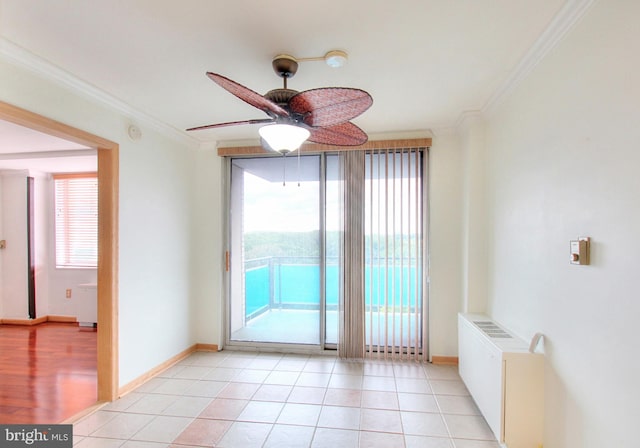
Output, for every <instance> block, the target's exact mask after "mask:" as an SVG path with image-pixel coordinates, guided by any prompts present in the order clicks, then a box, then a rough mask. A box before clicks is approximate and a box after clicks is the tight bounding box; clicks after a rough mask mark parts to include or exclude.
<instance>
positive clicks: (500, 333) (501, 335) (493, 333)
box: [473, 320, 512, 339]
mask: <svg viewBox="0 0 640 448" xmlns="http://www.w3.org/2000/svg"><path fill="white" fill-rule="evenodd" d="M473 323H474V324H476V325H477V326H478V328H480V330H482V332H483V333H484V334H486V335H487V336H489V337H490V338H497V339H512V336H511V335H510V334H509V333H507V332H506V331H504V330H503V329H502V328H500V327H498V326H497V325H496V324H495V323H493V322H491V321H486V320H474V321H473Z"/></svg>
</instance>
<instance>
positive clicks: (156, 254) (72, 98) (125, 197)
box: [0, 58, 196, 385]
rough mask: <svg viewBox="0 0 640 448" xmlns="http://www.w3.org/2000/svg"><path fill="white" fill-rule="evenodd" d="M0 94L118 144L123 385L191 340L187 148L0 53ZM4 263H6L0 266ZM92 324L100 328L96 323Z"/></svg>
mask: <svg viewBox="0 0 640 448" xmlns="http://www.w3.org/2000/svg"><path fill="white" fill-rule="evenodd" d="M0 79H2V83H0V100H2V101H6V102H8V103H11V104H15V105H16V106H19V107H22V108H24V109H27V110H30V111H33V112H36V113H39V114H42V115H44V116H47V117H49V118H52V119H54V120H58V121H61V122H64V123H67V124H69V125H71V126H75V127H77V128H80V129H83V130H85V131H88V132H91V133H93V134H96V135H99V136H101V137H104V138H107V139H109V140H112V141H115V142H117V143H119V144H120V198H119V203H120V223H119V232H120V247H119V251H120V257H119V259H120V266H119V269H120V272H119V314H118V321H119V341H120V343H119V367H120V369H119V371H120V384H121V385H124V384H126V383H128V382H130V381H132V380H133V379H135V378H137V377H138V376H139V375H142V374H144V373H146V372H148V371H149V370H150V369H152V368H154V367H156V366H157V365H159V364H160V363H162V362H164V361H166V360H167V359H169V358H170V357H172V356H174V355H176V354H177V353H179V352H180V351H182V350H184V349H186V348H188V347H190V346H191V345H192V344H193V343H195V342H196V341H195V340H194V339H193V335H192V334H191V333H192V330H191V329H190V324H191V319H190V315H191V313H192V310H191V308H190V307H191V293H192V290H191V283H190V280H191V277H190V268H191V257H190V250H191V236H190V230H191V214H190V212H191V207H192V204H191V195H192V173H193V169H194V165H193V162H194V160H193V151H192V150H191V149H190V148H189V147H188V145H189V144H188V143H187V142H186V141H184V142H182V141H180V142H179V141H177V140H175V139H173V138H169V137H166V136H165V135H164V134H162V135H161V134H160V133H159V132H156V131H155V130H154V129H152V128H151V127H149V126H145V125H144V124H141V125H140V128H141V130H142V134H143V137H142V139H141V140H139V141H138V142H132V141H131V140H129V139H128V138H127V136H126V129H127V126H128V124H129V123H130V119H129V118H128V117H127V116H125V115H123V114H122V113H120V112H116V111H115V109H110V108H108V107H106V106H102V105H100V104H98V103H97V102H95V101H94V100H91V99H88V98H89V97H88V96H83V95H82V94H78V93H76V92H74V91H73V90H70V89H68V88H66V87H63V86H62V85H61V84H56V83H54V82H52V81H46V80H44V79H42V78H41V77H39V76H38V75H35V74H34V73H32V72H30V71H27V70H26V69H22V68H19V67H17V66H16V65H13V64H10V63H8V62H6V61H4V60H2V59H1V58H0ZM5 268H6V266H5ZM98 331H99V330H98Z"/></svg>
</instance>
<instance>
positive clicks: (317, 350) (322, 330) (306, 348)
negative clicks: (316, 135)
mask: <svg viewBox="0 0 640 448" xmlns="http://www.w3.org/2000/svg"><path fill="white" fill-rule="evenodd" d="M219 155H220V154H219ZM305 155H306V156H318V157H319V160H318V168H319V170H318V176H319V179H318V180H319V182H320V187H319V203H318V207H319V210H318V212H319V219H320V222H321V223H323V224H322V226H321V229H320V230H321V231H320V232H319V233H320V241H319V244H320V255H319V258H320V260H322V261H321V263H320V269H321V270H320V285H319V287H320V303H319V306H320V318H319V328H318V331H319V340H318V343H317V344H309V343H295V342H267V341H240V340H233V339H231V312H232V310H231V308H232V306H231V300H232V291H231V288H232V283H233V281H232V279H231V275H232V272H233V262H232V261H231V257H232V256H233V255H231V254H232V253H234V247H233V246H232V229H233V225H231V214H230V211H231V208H232V198H231V188H232V186H231V184H232V163H233V160H234V159H245V158H246V159H259V158H263V159H267V158H271V159H276V160H278V161H281V159H282V156H281V155H280V154H273V152H271V153H269V154H266V155H265V154H263V153H252V154H242V155H240V156H234V155H230V156H226V157H225V165H224V169H225V177H224V201H225V208H224V209H225V210H226V215H225V219H224V226H225V227H224V234H225V253H226V259H227V260H226V272H225V274H226V275H225V276H224V291H225V296H224V300H223V316H224V322H223V331H224V337H223V341H224V347H225V348H229V349H231V350H258V351H265V352H271V351H273V352H292V353H308V354H326V353H335V345H334V344H327V343H326V341H325V337H326V327H325V326H326V300H325V291H326V285H325V269H324V263H325V262H324V259H325V235H324V226H325V224H324V223H325V210H324V205H323V204H324V200H325V189H326V186H325V182H326V179H325V174H326V166H325V165H326V155H325V154H322V153H312V154H305ZM292 157H293V156H292ZM296 157H297V156H296ZM303 157H304V155H303Z"/></svg>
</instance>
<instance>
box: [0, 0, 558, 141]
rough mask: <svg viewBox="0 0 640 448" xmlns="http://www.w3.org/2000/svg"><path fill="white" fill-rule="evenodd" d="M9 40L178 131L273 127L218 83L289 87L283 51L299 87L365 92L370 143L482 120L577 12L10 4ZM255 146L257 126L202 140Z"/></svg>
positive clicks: (486, 1) (396, 5)
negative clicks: (330, 55) (331, 53)
mask: <svg viewBox="0 0 640 448" xmlns="http://www.w3.org/2000/svg"><path fill="white" fill-rule="evenodd" d="M0 3H1V11H2V14H1V15H0V30H2V36H3V37H4V38H5V39H6V40H8V41H10V42H12V43H13V44H16V45H18V46H20V47H22V48H24V49H26V50H27V51H29V52H31V53H33V54H34V55H36V56H38V57H40V58H43V59H44V60H46V61H48V62H49V63H51V64H53V65H55V66H57V67H59V68H61V69H63V70H64V71H66V72H68V73H69V74H71V75H72V76H74V77H76V78H78V79H80V80H82V81H84V82H86V83H88V84H89V85H92V86H95V87H97V88H98V89H100V90H102V91H104V92H105V93H107V94H109V95H111V96H112V97H114V98H116V99H117V100H120V101H122V102H124V103H126V104H127V105H129V106H130V107H131V108H133V109H134V110H137V111H140V112H141V113H144V114H145V116H150V117H152V118H153V119H155V120H157V121H158V122H159V123H162V124H163V125H166V126H170V127H172V128H175V129H177V130H179V131H183V130H184V129H186V128H188V127H193V126H198V125H204V124H210V123H216V122H226V121H235V120H245V119H251V118H265V117H266V116H265V115H264V114H263V113H262V112H260V111H258V110H257V109H254V108H252V107H251V106H249V105H247V104H245V103H243V102H242V101H240V100H239V99H237V98H235V97H233V96H232V95H230V94H229V93H228V92H226V91H224V90H223V89H222V88H220V87H219V86H217V85H216V84H214V83H213V82H212V81H210V80H209V79H208V78H207V77H206V76H205V72H207V71H213V72H217V73H220V74H222V75H225V76H227V77H229V78H231V79H233V80H235V81H237V82H239V83H241V84H243V85H245V86H247V87H249V88H251V89H253V90H255V91H257V92H259V93H265V92H267V91H268V90H271V89H273V88H278V87H281V80H280V79H279V78H277V77H276V76H275V74H274V73H273V71H272V69H271V60H272V58H273V57H274V56H275V55H277V54H280V53H288V54H291V55H293V56H295V57H312V56H322V55H323V54H324V53H326V52H327V51H328V50H332V49H340V50H345V51H347V52H348V54H349V61H348V63H347V65H346V66H345V67H343V68H341V69H332V68H329V67H328V66H326V65H324V64H323V63H322V62H303V63H301V64H300V68H299V70H298V74H297V75H296V76H295V77H294V78H293V79H292V80H290V82H289V87H290V88H293V89H295V90H306V89H310V88H316V87H324V86H339V87H358V88H361V89H364V90H366V91H368V92H369V93H370V94H371V95H372V97H373V99H374V104H373V106H372V107H371V109H369V110H368V111H367V112H365V113H364V114H363V115H362V116H360V117H358V118H357V119H355V120H354V122H355V123H356V124H358V125H359V126H360V127H361V128H363V129H364V130H365V132H367V133H369V134H370V135H371V134H383V133H407V134H408V133H412V132H413V133H415V132H426V131H427V130H428V129H434V128H440V127H450V126H453V125H454V124H455V123H456V120H457V119H458V118H459V117H460V114H461V113H463V112H465V111H471V110H481V109H482V108H483V107H484V106H485V105H486V104H487V102H488V101H490V99H491V98H492V95H494V94H495V92H496V91H499V89H500V88H501V87H502V86H503V85H504V84H505V83H506V82H508V80H509V79H510V78H511V77H512V76H513V75H514V71H515V70H516V69H517V67H518V64H519V63H520V61H521V60H522V58H523V57H524V56H525V55H526V54H527V52H528V51H529V50H530V49H531V48H532V47H533V46H534V45H535V44H536V42H537V40H538V39H539V38H540V36H541V35H543V33H544V32H545V30H546V29H547V28H548V27H549V26H550V24H551V23H552V21H553V19H554V16H556V14H558V12H559V11H560V10H561V8H563V6H565V1H563V0H400V1H397V2H391V1H377V0H350V1H345V0H324V1H321V2H312V1H286V2H285V1H281V0H271V1H260V0H234V1H211V0H183V1H179V2H178V1H175V0H127V1H115V0H108V1H106V0H105V1H86V0H65V1H62V0H57V1H42V0H0ZM192 136H194V137H195V138H197V139H199V140H201V141H203V142H206V141H224V142H227V141H232V140H237V139H257V129H256V127H255V125H248V126H242V127H233V128H221V129H216V130H207V131H199V132H198V133H192Z"/></svg>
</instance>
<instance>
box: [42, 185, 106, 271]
mask: <svg viewBox="0 0 640 448" xmlns="http://www.w3.org/2000/svg"><path fill="white" fill-rule="evenodd" d="M53 180H54V189H55V196H54V200H55V232H56V235H55V237H56V238H55V239H56V267H58V268H95V267H97V266H98V177H97V175H96V173H82V174H64V175H54V176H53Z"/></svg>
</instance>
